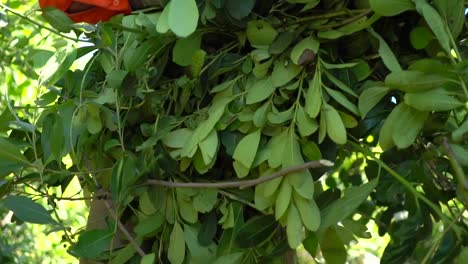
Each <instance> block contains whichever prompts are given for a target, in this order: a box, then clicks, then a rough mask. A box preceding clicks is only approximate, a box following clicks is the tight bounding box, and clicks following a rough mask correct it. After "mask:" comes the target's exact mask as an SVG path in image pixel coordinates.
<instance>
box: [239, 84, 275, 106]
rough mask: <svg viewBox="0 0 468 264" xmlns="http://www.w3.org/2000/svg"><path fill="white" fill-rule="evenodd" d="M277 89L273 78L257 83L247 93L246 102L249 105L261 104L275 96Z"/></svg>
mask: <svg viewBox="0 0 468 264" xmlns="http://www.w3.org/2000/svg"><path fill="white" fill-rule="evenodd" d="M275 89H276V88H275V86H274V85H273V82H272V77H268V78H265V79H262V80H259V81H256V82H255V83H254V84H253V85H252V87H250V88H249V89H248V91H247V92H248V93H247V96H246V102H247V104H254V103H258V102H261V101H263V100H265V99H266V98H268V97H269V96H270V95H271V94H273V92H274V91H275Z"/></svg>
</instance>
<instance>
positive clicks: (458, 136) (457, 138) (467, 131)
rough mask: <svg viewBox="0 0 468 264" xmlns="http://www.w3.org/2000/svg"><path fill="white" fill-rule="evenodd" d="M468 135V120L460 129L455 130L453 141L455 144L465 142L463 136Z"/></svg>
mask: <svg viewBox="0 0 468 264" xmlns="http://www.w3.org/2000/svg"><path fill="white" fill-rule="evenodd" d="M464 135H468V119H467V120H465V121H464V122H463V123H462V124H461V125H460V127H459V128H457V129H455V130H454V131H453V132H452V140H453V141H454V142H461V141H462V140H463V136H464Z"/></svg>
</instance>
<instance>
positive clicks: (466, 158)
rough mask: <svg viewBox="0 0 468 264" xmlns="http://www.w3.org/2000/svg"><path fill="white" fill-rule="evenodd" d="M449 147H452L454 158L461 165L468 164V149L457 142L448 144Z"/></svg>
mask: <svg viewBox="0 0 468 264" xmlns="http://www.w3.org/2000/svg"><path fill="white" fill-rule="evenodd" d="M450 147H451V148H452V151H453V154H455V158H456V160H457V161H458V162H459V163H460V164H461V165H462V166H468V149H466V148H464V147H463V146H460V145H458V144H450Z"/></svg>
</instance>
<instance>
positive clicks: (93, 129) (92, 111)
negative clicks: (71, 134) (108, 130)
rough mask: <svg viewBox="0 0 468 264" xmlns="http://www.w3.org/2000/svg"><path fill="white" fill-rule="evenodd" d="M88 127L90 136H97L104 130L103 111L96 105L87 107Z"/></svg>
mask: <svg viewBox="0 0 468 264" xmlns="http://www.w3.org/2000/svg"><path fill="white" fill-rule="evenodd" d="M86 126H87V128H88V132H89V133H90V134H97V133H99V132H100V131H101V129H102V122H101V110H100V109H99V107H98V106H97V105H95V104H87V105H86Z"/></svg>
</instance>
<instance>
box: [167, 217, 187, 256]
mask: <svg viewBox="0 0 468 264" xmlns="http://www.w3.org/2000/svg"><path fill="white" fill-rule="evenodd" d="M167 257H168V259H169V261H170V262H171V263H172V264H182V263H183V262H184V259H185V239H184V230H182V227H181V226H180V224H179V223H178V222H175V223H174V227H173V228H172V232H171V236H170V239H169V248H168V252H167Z"/></svg>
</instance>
